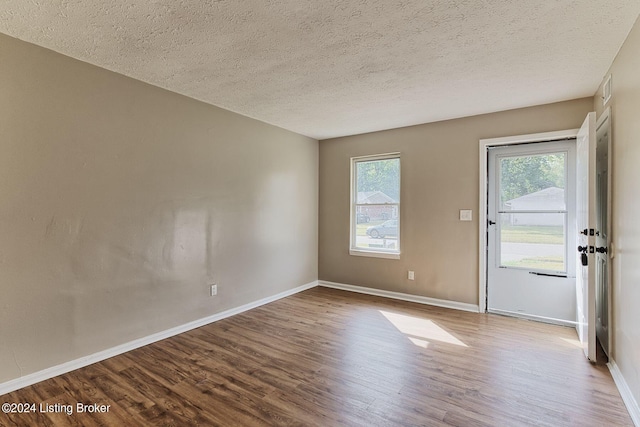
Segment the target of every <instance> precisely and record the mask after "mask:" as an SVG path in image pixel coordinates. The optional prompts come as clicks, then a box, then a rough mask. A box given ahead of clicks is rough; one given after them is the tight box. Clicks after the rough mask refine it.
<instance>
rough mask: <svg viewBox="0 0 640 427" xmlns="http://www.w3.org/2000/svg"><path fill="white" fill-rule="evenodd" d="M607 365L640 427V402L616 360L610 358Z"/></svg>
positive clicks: (635, 423) (632, 417)
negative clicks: (637, 400) (639, 402)
mask: <svg viewBox="0 0 640 427" xmlns="http://www.w3.org/2000/svg"><path fill="white" fill-rule="evenodd" d="M607 366H608V367H609V371H610V372H611V376H612V377H613V381H614V382H615V383H616V387H618V391H619V392H620V396H622V401H623V402H624V404H625V405H626V406H627V410H628V411H629V416H631V420H632V421H633V424H634V425H636V426H637V427H640V406H638V402H636V399H635V398H634V397H633V393H631V389H630V388H629V385H627V382H626V381H625V380H624V377H623V376H622V372H620V368H618V365H616V362H615V360H613V359H610V361H609V363H607Z"/></svg>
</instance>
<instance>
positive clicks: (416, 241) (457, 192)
mask: <svg viewBox="0 0 640 427" xmlns="http://www.w3.org/2000/svg"><path fill="white" fill-rule="evenodd" d="M592 108H593V99H592V98H584V99H580V100H574V101H568V102H562V103H557V104H551V105H545V106H539V107H531V108H525V109H520V110H512V111H506V112H501V113H495V114H486V115H482V116H475V117H468V118H463V119H457V120H449V121H444V122H438V123H431V124H425V125H420V126H413V127H407V128H402V129H395V130H389V131H384V132H376V133H370V134H365V135H358V136H352V137H345V138H337V139H330V140H325V141H320V217H319V221H320V222H319V227H320V242H319V266H318V269H319V279H321V280H327V281H333V282H339V283H345V284H351V285H360V286H367V287H372V288H377V289H384V290H390V291H396V292H404V293H409V294H414V295H421V296H427V297H432V298H439V299H445V300H452V301H458V302H464V303H469V304H478V222H477V218H478V203H479V197H478V187H479V177H478V176H479V171H478V168H479V166H478V162H479V160H478V152H479V149H478V145H479V142H478V141H479V140H480V139H482V138H493V137H502V136H510V135H519V134H528V133H537V132H547V131H556V130H564V129H572V128H577V127H580V124H581V123H582V121H583V120H584V117H585V116H586V114H587V112H589V111H590V110H591V109H592ZM395 151H399V152H401V153H402V154H401V155H402V160H401V162H402V164H401V168H402V184H401V200H402V205H401V214H400V217H401V223H402V226H401V242H402V243H401V244H402V248H401V250H402V255H401V259H400V260H389V259H378V258H366V257H358V256H350V255H349V168H350V158H351V157H354V156H363V155H370V154H379V153H388V152H395ZM460 209H472V210H473V218H474V220H473V221H472V222H461V221H459V210H460ZM408 270H414V271H415V281H409V280H407V271H408Z"/></svg>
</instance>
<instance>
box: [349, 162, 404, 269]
mask: <svg viewBox="0 0 640 427" xmlns="http://www.w3.org/2000/svg"><path fill="white" fill-rule="evenodd" d="M389 159H398V160H399V161H400V165H399V169H400V182H399V186H400V193H401V192H402V160H401V158H400V153H386V154H377V155H373V156H360V157H352V158H351V199H350V209H349V223H350V224H349V236H350V238H349V255H355V256H366V257H373V258H387V259H400V248H401V246H400V235H401V234H402V233H401V227H402V222H401V221H400V204H401V200H398V201H397V203H388V205H390V206H396V209H397V212H398V217H397V218H395V219H397V221H398V240H397V242H398V243H397V248H396V249H385V248H366V249H365V248H359V247H357V246H356V229H357V221H356V212H357V209H356V208H357V201H358V200H357V199H358V187H357V182H356V181H357V174H356V164H357V163H359V162H371V161H376V160H389ZM400 193H399V194H400ZM398 199H400V197H398ZM389 219H394V218H389Z"/></svg>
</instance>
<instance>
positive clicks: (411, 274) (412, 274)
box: [409, 270, 416, 280]
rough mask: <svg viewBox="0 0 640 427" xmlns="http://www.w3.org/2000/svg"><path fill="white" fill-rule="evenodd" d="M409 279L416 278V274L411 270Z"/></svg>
mask: <svg viewBox="0 0 640 427" xmlns="http://www.w3.org/2000/svg"><path fill="white" fill-rule="evenodd" d="M409 280H416V274H415V272H413V271H411V270H409Z"/></svg>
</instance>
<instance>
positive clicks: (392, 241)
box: [356, 219, 399, 250]
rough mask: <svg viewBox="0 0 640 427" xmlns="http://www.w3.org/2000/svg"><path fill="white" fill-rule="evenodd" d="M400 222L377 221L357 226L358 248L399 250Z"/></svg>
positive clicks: (390, 220) (391, 220)
mask: <svg viewBox="0 0 640 427" xmlns="http://www.w3.org/2000/svg"><path fill="white" fill-rule="evenodd" d="M398 231H399V228H398V221H397V220H393V219H389V220H386V221H384V220H376V221H371V222H369V223H360V224H357V226H356V246H357V247H359V248H365V249H385V250H398Z"/></svg>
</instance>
